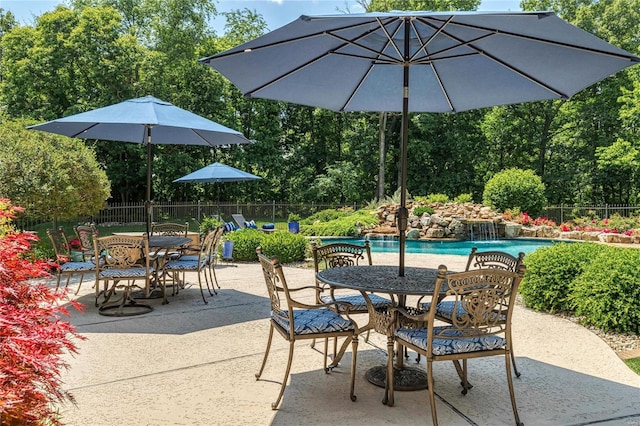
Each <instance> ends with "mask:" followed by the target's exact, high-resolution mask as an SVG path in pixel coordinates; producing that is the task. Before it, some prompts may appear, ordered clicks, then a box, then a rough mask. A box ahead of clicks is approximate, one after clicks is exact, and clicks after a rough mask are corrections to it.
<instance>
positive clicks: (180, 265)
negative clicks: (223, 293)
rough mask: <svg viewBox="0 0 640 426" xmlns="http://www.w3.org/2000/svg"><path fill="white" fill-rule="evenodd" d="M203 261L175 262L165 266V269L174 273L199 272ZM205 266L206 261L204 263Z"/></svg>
mask: <svg viewBox="0 0 640 426" xmlns="http://www.w3.org/2000/svg"><path fill="white" fill-rule="evenodd" d="M200 262H201V261H200V260H198V259H195V260H182V259H181V260H174V261H171V262H169V263H167V264H166V265H164V269H169V270H172V271H197V270H198V268H199V267H200V266H201V263H200ZM202 265H204V261H203V263H202Z"/></svg>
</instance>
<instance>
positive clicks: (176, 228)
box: [151, 222, 189, 237]
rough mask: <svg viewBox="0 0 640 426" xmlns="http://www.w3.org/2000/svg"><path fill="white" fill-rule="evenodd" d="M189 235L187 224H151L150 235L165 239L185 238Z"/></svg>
mask: <svg viewBox="0 0 640 426" xmlns="http://www.w3.org/2000/svg"><path fill="white" fill-rule="evenodd" d="M188 233H189V222H185V223H184V224H182V223H171V222H165V223H156V222H153V223H151V235H164V236H167V237H186V236H187V234H188Z"/></svg>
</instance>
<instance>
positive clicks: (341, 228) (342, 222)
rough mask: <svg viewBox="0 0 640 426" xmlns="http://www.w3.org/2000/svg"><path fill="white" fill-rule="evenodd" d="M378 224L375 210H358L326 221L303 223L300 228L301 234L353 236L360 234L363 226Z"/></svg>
mask: <svg viewBox="0 0 640 426" xmlns="http://www.w3.org/2000/svg"><path fill="white" fill-rule="evenodd" d="M376 225H378V217H377V216H376V215H375V212H371V211H369V210H358V211H357V212H353V213H350V214H341V215H339V216H338V217H336V218H335V219H331V220H328V221H324V222H321V221H319V220H318V221H315V222H314V223H313V224H312V225H305V226H303V227H302V229H301V230H300V233H301V234H302V235H307V236H311V235H316V236H336V237H354V236H358V235H360V233H361V231H362V230H363V229H364V228H368V227H372V226H376Z"/></svg>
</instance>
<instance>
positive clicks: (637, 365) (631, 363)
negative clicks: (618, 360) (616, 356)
mask: <svg viewBox="0 0 640 426" xmlns="http://www.w3.org/2000/svg"><path fill="white" fill-rule="evenodd" d="M624 363H625V364H627V366H628V367H629V368H630V369H631V370H633V371H634V372H635V373H636V374H637V375H639V376H640V357H638V358H630V359H625V360H624Z"/></svg>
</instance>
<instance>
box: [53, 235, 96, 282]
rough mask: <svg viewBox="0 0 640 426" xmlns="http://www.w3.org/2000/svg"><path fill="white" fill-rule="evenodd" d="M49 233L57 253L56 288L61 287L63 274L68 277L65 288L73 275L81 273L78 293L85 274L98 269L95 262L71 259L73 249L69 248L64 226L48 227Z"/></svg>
mask: <svg viewBox="0 0 640 426" xmlns="http://www.w3.org/2000/svg"><path fill="white" fill-rule="evenodd" d="M47 235H48V236H49V239H50V240H51V244H52V245H53V250H54V251H55V253H56V259H55V262H56V265H57V267H56V270H55V275H56V288H59V287H60V278H61V277H62V276H63V275H64V276H66V277H67V282H66V284H65V288H66V287H68V286H69V280H70V279H71V277H72V276H73V275H80V283H79V284H78V288H77V289H76V293H75V294H78V292H79V291H80V286H82V280H83V279H84V274H86V273H93V272H94V271H95V269H96V265H95V263H93V262H87V261H82V262H74V261H70V259H71V251H70V248H69V241H68V240H67V236H66V235H65V233H64V230H63V229H62V227H60V228H58V229H47Z"/></svg>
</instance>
